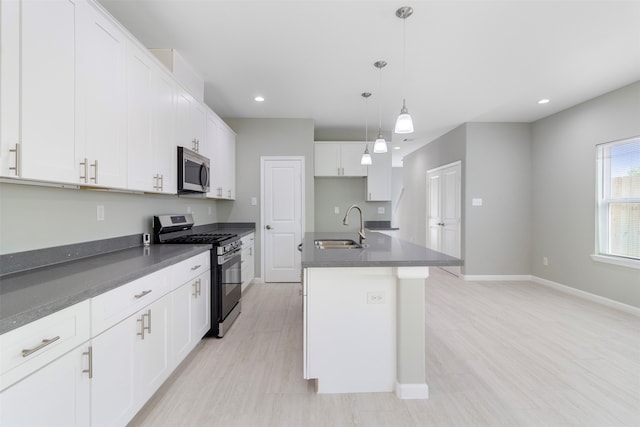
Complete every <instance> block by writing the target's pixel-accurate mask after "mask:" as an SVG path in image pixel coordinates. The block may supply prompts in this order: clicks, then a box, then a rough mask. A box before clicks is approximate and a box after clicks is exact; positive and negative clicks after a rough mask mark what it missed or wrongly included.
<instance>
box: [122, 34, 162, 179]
mask: <svg viewBox="0 0 640 427" xmlns="http://www.w3.org/2000/svg"><path fill="white" fill-rule="evenodd" d="M152 76H153V64H152V61H151V60H150V58H149V57H148V54H147V52H143V51H142V50H141V49H139V48H138V47H137V46H135V45H134V44H133V43H129V44H128V46H127V84H126V88H127V188H129V189H133V190H143V191H153V189H154V188H153V187H154V184H155V182H154V181H155V179H154V175H153V156H152V155H151V154H152V153H153V142H152V139H151V138H152V130H151V128H152V108H153V107H152V106H153V92H152V91H153V88H152Z"/></svg>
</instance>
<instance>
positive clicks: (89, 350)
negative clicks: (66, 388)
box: [82, 346, 93, 378]
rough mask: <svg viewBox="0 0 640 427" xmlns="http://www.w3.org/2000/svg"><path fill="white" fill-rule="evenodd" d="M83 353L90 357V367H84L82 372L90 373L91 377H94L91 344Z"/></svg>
mask: <svg viewBox="0 0 640 427" xmlns="http://www.w3.org/2000/svg"><path fill="white" fill-rule="evenodd" d="M82 355H83V356H87V358H88V359H89V366H88V369H83V370H82V372H83V373H87V374H89V378H93V347H91V346H89V349H88V350H87V351H83V352H82Z"/></svg>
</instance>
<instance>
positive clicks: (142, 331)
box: [137, 314, 146, 339]
mask: <svg viewBox="0 0 640 427" xmlns="http://www.w3.org/2000/svg"><path fill="white" fill-rule="evenodd" d="M144 316H146V314H143V315H142V316H140V318H139V319H138V323H140V332H138V333H137V335H139V336H140V338H141V339H144Z"/></svg>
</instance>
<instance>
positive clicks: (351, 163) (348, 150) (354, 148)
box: [340, 143, 367, 176]
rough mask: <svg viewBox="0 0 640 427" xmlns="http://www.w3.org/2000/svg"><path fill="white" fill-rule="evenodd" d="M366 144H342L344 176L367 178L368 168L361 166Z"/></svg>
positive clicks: (341, 157)
mask: <svg viewBox="0 0 640 427" xmlns="http://www.w3.org/2000/svg"><path fill="white" fill-rule="evenodd" d="M364 147H365V144H364V143H362V144H340V165H341V167H342V176H366V175H367V167H366V166H363V165H361V164H360V160H361V159H362V153H364Z"/></svg>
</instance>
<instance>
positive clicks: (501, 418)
mask: <svg viewBox="0 0 640 427" xmlns="http://www.w3.org/2000/svg"><path fill="white" fill-rule="evenodd" d="M299 290H300V285H299V284H269V285H254V286H252V287H251V288H249V290H248V291H247V292H246V294H245V296H244V300H243V310H242V314H241V316H240V317H239V318H238V320H237V322H236V324H235V325H234V326H233V328H231V330H230V331H229V333H228V335H227V336H225V337H224V338H223V339H221V340H217V339H205V340H203V341H202V342H201V343H200V344H199V345H198V347H197V348H196V349H195V350H194V352H193V353H191V355H190V356H189V357H188V358H187V359H186V360H185V361H184V362H183V364H182V365H181V366H180V367H179V368H178V369H177V371H176V372H175V373H174V374H173V375H172V376H171V377H170V378H169V380H168V381H167V382H166V383H165V384H164V385H163V386H162V388H161V389H160V390H159V391H158V392H157V393H156V395H155V396H154V397H153V398H152V400H151V401H149V403H148V404H147V405H146V406H145V407H144V408H143V409H142V410H141V411H140V413H139V414H138V415H137V416H136V418H135V419H134V420H133V421H132V422H131V424H130V425H131V426H154V427H156V426H352V425H358V426H394V427H395V426H598V427H599V426H640V319H639V318H638V317H634V316H632V315H629V314H626V313H623V312H619V311H616V310H614V309H611V308H608V307H605V306H600V305H598V304H595V303H592V302H589V301H585V300H582V299H579V298H577V297H574V296H569V295H566V294H563V293H560V292H557V291H555V290H552V289H549V288H546V287H543V286H540V285H537V284H534V283H530V282H464V281H462V280H459V279H457V278H455V277H453V276H451V275H449V274H448V273H445V272H443V271H440V270H437V269H432V271H431V277H430V278H429V279H428V280H427V292H426V298H427V315H426V325H427V328H426V335H427V336H426V342H427V349H426V364H427V366H426V369H427V383H428V384H429V391H430V398H429V399H428V400H413V401H412V400H398V399H397V398H396V397H395V396H394V395H393V394H391V393H371V394H343V395H318V394H315V393H314V391H313V386H312V384H311V383H308V382H307V381H305V380H303V379H302V309H301V302H302V301H301V297H300V294H299Z"/></svg>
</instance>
